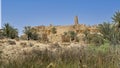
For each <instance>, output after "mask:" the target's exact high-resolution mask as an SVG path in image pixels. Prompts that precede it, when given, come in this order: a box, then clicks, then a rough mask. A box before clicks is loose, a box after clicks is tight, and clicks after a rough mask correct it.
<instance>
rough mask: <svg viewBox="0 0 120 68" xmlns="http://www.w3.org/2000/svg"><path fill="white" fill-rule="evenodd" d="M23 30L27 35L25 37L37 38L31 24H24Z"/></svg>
mask: <svg viewBox="0 0 120 68" xmlns="http://www.w3.org/2000/svg"><path fill="white" fill-rule="evenodd" d="M23 32H24V33H25V34H26V35H27V39H28V40H30V39H32V40H38V39H39V37H38V34H37V32H36V30H35V29H34V28H32V27H31V26H25V27H24V30H23Z"/></svg>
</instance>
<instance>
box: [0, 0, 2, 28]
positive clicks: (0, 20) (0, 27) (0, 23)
mask: <svg viewBox="0 0 120 68" xmlns="http://www.w3.org/2000/svg"><path fill="white" fill-rule="evenodd" d="M1 17H2V16H1V0H0V29H1Z"/></svg>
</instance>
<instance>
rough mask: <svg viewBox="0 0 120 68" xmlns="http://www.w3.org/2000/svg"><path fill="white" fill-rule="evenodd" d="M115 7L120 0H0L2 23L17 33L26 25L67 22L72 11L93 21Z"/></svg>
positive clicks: (119, 5) (106, 16) (119, 7)
mask: <svg viewBox="0 0 120 68" xmlns="http://www.w3.org/2000/svg"><path fill="white" fill-rule="evenodd" d="M117 10H120V0H2V25H3V24H4V23H7V22H9V23H10V24H11V25H13V26H14V27H16V28H18V29H19V31H20V33H21V32H22V30H23V27H24V26H27V25H30V26H37V25H49V24H53V25H71V24H73V23H74V16H76V15H77V16H78V17H79V23H82V24H87V25H93V24H98V23H102V22H103V21H111V17H112V16H113V14H114V13H115V11H117Z"/></svg>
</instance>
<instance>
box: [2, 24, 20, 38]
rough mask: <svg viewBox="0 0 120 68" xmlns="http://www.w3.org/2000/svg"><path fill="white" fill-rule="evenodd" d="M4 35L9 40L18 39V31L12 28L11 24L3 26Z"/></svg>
mask: <svg viewBox="0 0 120 68" xmlns="http://www.w3.org/2000/svg"><path fill="white" fill-rule="evenodd" d="M3 35H4V36H5V37H7V38H11V39H14V38H16V37H18V30H17V29H16V28H14V27H12V26H11V25H10V24H9V23H5V24H4V26H3Z"/></svg>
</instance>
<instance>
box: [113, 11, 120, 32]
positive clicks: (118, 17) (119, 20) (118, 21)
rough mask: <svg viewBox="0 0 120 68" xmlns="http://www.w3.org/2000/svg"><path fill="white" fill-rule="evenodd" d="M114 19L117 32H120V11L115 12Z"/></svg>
mask: <svg viewBox="0 0 120 68" xmlns="http://www.w3.org/2000/svg"><path fill="white" fill-rule="evenodd" d="M112 19H113V21H114V22H115V26H116V27H117V30H119V31H120V11H117V12H115V14H114V15H113V17H112Z"/></svg>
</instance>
